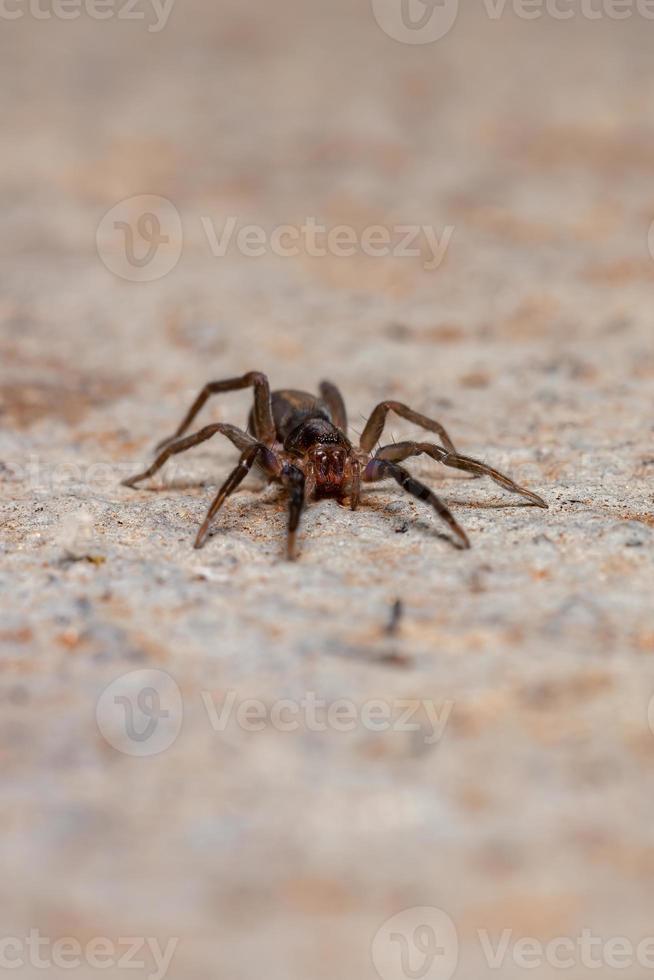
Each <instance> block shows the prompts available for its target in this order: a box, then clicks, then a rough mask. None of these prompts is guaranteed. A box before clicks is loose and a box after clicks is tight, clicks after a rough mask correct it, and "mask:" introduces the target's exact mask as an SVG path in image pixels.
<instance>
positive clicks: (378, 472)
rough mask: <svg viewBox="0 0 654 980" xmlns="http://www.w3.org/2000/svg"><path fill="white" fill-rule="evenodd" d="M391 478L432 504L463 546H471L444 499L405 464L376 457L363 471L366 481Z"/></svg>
mask: <svg viewBox="0 0 654 980" xmlns="http://www.w3.org/2000/svg"><path fill="white" fill-rule="evenodd" d="M389 478H392V479H393V480H395V481H396V482H397V483H399V485H400V486H401V487H402V489H403V490H406V492H407V493H410V494H411V496H413V497H417V498H418V500H423V501H424V502H425V503H427V504H430V506H431V507H433V508H434V510H435V511H436V513H437V514H438V516H439V517H440V518H441V519H442V520H444V521H445V523H446V524H449V526H450V527H451V529H452V530H453V531H454V533H455V534H456V536H457V537H458V538H459V541H460V543H461V547H463V548H469V547H470V542H469V540H468V536H467V534H466V533H465V531H464V530H463V528H462V527H461V526H460V525H459V523H458V522H457V521H456V519H455V518H454V516H453V515H452V514H451V513H450V511H449V510H448V509H447V507H446V506H445V504H444V503H443V501H442V500H439V498H438V497H437V496H436V494H435V493H433V492H432V491H431V490H430V489H429V487H426V486H425V484H424V483H421V482H420V481H419V480H416V479H414V477H412V476H411V474H410V473H409V472H408V470H405V469H404V467H403V466H398V465H397V463H394V462H392V461H391V460H387V459H378V458H375V459H371V460H370V462H369V463H368V464H367V466H366V468H365V470H364V472H363V479H364V481H365V482H366V483H377V482H378V481H379V480H387V479H389Z"/></svg>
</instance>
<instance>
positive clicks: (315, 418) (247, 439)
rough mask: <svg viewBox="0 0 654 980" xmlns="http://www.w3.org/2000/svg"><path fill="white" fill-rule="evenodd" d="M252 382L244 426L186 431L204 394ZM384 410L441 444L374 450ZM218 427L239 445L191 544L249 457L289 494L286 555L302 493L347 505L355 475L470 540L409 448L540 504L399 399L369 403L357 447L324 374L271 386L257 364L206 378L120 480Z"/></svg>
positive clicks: (355, 493) (354, 501) (353, 497)
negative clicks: (152, 450)
mask: <svg viewBox="0 0 654 980" xmlns="http://www.w3.org/2000/svg"><path fill="white" fill-rule="evenodd" d="M249 387H252V388H254V405H253V407H252V411H251V412H250V417H249V421H248V431H247V432H244V431H243V429H239V428H237V427H236V426H235V425H227V424H226V423H224V422H216V423H214V424H213V425H207V426H205V427H204V428H203V429H200V430H199V431H198V432H195V433H194V434H193V435H189V436H185V435H184V433H185V432H186V431H187V430H188V429H189V428H190V426H191V424H192V422H193V420H194V419H195V417H196V415H197V414H198V412H199V411H200V409H201V408H202V407H203V405H204V404H205V402H206V401H207V399H208V398H209V397H210V396H211V395H216V394H219V393H220V392H224V391H235V390H237V389H239V388H249ZM389 412H395V414H396V415H399V416H401V417H402V418H404V419H407V420H408V421H409V422H414V423H415V424H416V425H418V426H420V427H421V428H423V429H427V430H428V431H429V432H434V433H435V434H436V435H437V436H438V438H439V440H440V444H437V443H433V442H394V443H392V444H391V445H388V446H382V447H381V448H379V449H377V451H376V452H374V454H373V449H374V447H375V446H376V445H377V443H378V441H379V439H380V437H381V434H382V432H383V430H384V425H385V423H386V417H387V415H388V413H389ZM217 432H220V433H221V434H222V435H224V436H227V438H228V439H229V440H230V441H231V442H232V443H233V444H234V445H235V446H236V448H237V449H239V450H240V451H241V458H240V460H239V462H238V464H237V466H236V467H235V468H234V469H233V470H232V472H231V473H230V475H229V476H228V477H227V479H226V480H225V482H224V484H223V485H222V487H221V488H220V490H219V491H218V494H217V496H216V498H215V500H214V501H213V503H212V504H211V507H210V508H209V510H208V512H207V516H206V517H205V519H204V522H203V524H202V527H201V528H200V530H199V531H198V534H197V537H196V539H195V547H196V548H201V547H202V545H203V544H204V542H205V539H206V537H207V533H208V531H209V526H210V524H211V521H212V520H213V518H214V517H215V515H216V513H217V512H218V510H219V509H220V507H222V505H223V503H224V502H225V500H226V499H227V497H228V496H229V495H230V494H231V493H233V492H234V490H235V489H236V488H237V487H238V485H239V484H240V483H241V481H242V480H243V478H244V477H245V476H246V475H247V473H248V472H249V471H250V469H251V468H252V466H253V465H254V464H255V463H256V464H257V466H258V467H259V468H260V469H262V470H263V471H264V473H266V474H267V475H268V477H269V479H270V480H275V481H277V482H278V483H280V484H281V485H282V486H283V487H284V489H285V490H286V492H287V494H288V501H289V504H288V506H289V517H288V557H289V558H290V559H292V558H294V557H295V538H296V533H297V528H298V524H299V522H300V515H301V513H302V509H303V507H304V504H305V501H306V500H309V499H311V498H318V497H335V498H336V499H337V500H338V501H339V502H340V503H342V502H343V500H344V499H345V498H349V502H350V507H351V508H352V510H356V508H357V506H358V504H359V493H360V487H361V483H362V482H363V483H377V482H379V481H380V480H388V479H392V480H395V481H396V482H397V483H399V485H400V486H401V487H402V489H403V490H406V492H407V493H410V494H411V495H412V496H414V497H417V498H418V500H422V501H424V502H425V503H426V504H429V505H430V506H431V507H433V508H434V510H435V511H436V513H437V514H438V516H439V517H441V518H442V519H443V520H444V521H446V523H447V524H449V526H450V528H451V529H452V531H453V532H454V533H455V534H456V536H457V538H458V541H459V544H460V546H461V547H463V548H469V547H470V542H469V540H468V537H467V535H466V533H465V531H464V530H463V528H462V527H460V525H459V524H458V522H457V521H456V520H455V518H454V517H453V515H452V514H451V513H450V511H449V510H448V508H447V507H446V506H445V504H444V503H443V502H442V500H439V498H438V497H437V496H436V494H435V493H432V491H431V490H430V489H429V488H428V487H426V486H425V485H424V483H421V482H420V481H419V480H416V479H415V478H414V477H413V476H411V474H410V473H409V472H408V470H406V469H405V468H404V467H403V466H400V463H401V462H402V461H403V460H405V459H408V458H409V457H410V456H420V455H421V454H422V453H425V454H426V455H427V456H431V458H432V459H434V460H436V462H438V463H444V464H445V466H453V467H454V468H455V469H457V470H466V471H467V472H469V473H474V474H475V475H477V476H489V477H490V478H491V479H492V480H494V481H495V482H496V483H498V484H499V485H500V486H501V487H504V489H505V490H509V491H511V493H519V494H520V495H521V496H523V497H525V498H526V499H527V500H528V501H529V502H530V503H531V504H533V505H534V506H536V507H547V504H546V503H545V501H544V500H543V499H542V497H539V496H538V494H536V493H533V492H532V491H531V490H526V489H525V488H524V487H520V486H518V484H517V483H514V482H513V480H511V479H509V477H508V476H504V474H503V473H499V472H498V471H497V470H494V469H492V467H490V466H486V464H485V463H480V462H479V461H478V460H476V459H471V458H470V457H469V456H463V455H462V454H461V453H459V452H457V450H456V449H455V447H454V443H453V442H452V440H451V439H450V437H449V436H448V434H447V432H446V431H445V429H444V428H443V426H442V425H441V424H440V423H439V422H435V421H434V420H433V419H429V418H427V417H426V416H425V415H420V414H419V413H418V412H414V411H413V409H411V408H408V407H407V406H406V405H403V404H402V403H401V402H396V401H384V402H380V403H379V405H377V407H376V408H375V409H374V410H373V412H372V414H371V415H370V418H369V419H368V421H367V423H366V425H365V428H364V430H363V432H362V433H361V438H360V440H359V447H358V448H356V447H355V446H353V445H352V443H351V442H350V440H349V439H348V437H347V414H346V411H345V404H344V402H343V398H342V396H341V393H340V392H339V390H338V388H337V387H336V386H335V385H333V384H331V383H330V382H329V381H323V382H322V384H321V385H320V396H318V397H316V396H315V395H310V394H307V393H306V392H304V391H290V390H284V391H273V392H272V393H271V391H270V385H269V384H268V378H267V377H266V375H265V374H261V373H259V372H258V371H250V372H248V374H244V375H243V377H241V378H230V379H228V380H227V381H211V382H210V383H209V384H207V385H205V387H204V388H203V389H202V391H201V392H200V394H199V395H198V397H197V398H196V399H195V401H194V402H193V404H192V405H191V407H190V409H189V410H188V412H187V414H186V415H185V417H184V419H183V420H182V422H181V424H180V426H179V428H178V429H177V431H176V432H175V434H174V435H173V436H171V437H170V438H169V439H165V440H164V441H163V442H161V443H159V445H158V446H157V451H158V455H157V457H156V459H155V461H154V463H153V464H152V466H150V467H149V469H147V470H146V471H145V472H144V473H139V474H138V475H137V476H133V477H130V479H128V480H124V481H123V482H124V484H125V486H128V487H133V486H135V485H136V484H137V483H139V482H140V481H141V480H146V479H148V478H149V477H151V476H153V475H154V474H155V473H156V472H157V470H159V469H160V468H161V467H162V466H163V464H164V463H165V462H166V460H167V459H169V458H170V457H171V456H173V455H175V454H176V453H183V452H184V451H185V450H187V449H190V448H191V447H192V446H197V445H198V444H199V443H201V442H204V441H205V440H206V439H210V438H211V437H212V436H214V435H215V434H216V433H217Z"/></svg>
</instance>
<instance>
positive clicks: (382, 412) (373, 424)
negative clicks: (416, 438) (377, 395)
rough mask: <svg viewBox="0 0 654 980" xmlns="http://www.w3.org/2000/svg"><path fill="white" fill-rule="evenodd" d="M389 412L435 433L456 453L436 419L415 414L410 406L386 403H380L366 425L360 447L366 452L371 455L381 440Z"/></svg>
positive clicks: (391, 402)
mask: <svg viewBox="0 0 654 980" xmlns="http://www.w3.org/2000/svg"><path fill="white" fill-rule="evenodd" d="M389 412H395V414H396V415H399V416H400V417H401V418H403V419H407V420H408V421H409V422H415V424H416V425H419V426H420V427H421V428H423V429H427V430H428V431H429V432H435V433H436V434H437V435H438V436H440V439H441V442H442V443H443V445H444V446H445V448H446V449H448V450H449V451H450V452H456V450H455V448H454V443H453V442H452V440H451V439H450V437H449V436H448V434H447V432H446V431H445V429H444V428H443V426H442V425H441V424H440V422H436V421H434V419H430V418H427V416H426V415H420V413H419V412H414V411H413V409H412V408H409V407H408V405H403V404H402V402H393V401H385V402H380V403H379V405H377V406H376V407H375V408H374V409H373V411H372V414H371V416H370V418H369V419H368V421H367V423H366V427H365V429H364V430H363V432H362V433H361V439H360V440H359V445H360V447H361V449H363V450H364V452H367V453H370V452H372V450H373V447H374V446H376V445H377V442H378V441H379V439H380V438H381V434H382V432H383V431H384V426H385V424H386V416H387V415H388V413H389Z"/></svg>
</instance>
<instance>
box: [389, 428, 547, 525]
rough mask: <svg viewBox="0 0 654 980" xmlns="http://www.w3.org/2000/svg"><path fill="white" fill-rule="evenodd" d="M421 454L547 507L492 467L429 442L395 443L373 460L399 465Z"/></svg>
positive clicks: (537, 505)
mask: <svg viewBox="0 0 654 980" xmlns="http://www.w3.org/2000/svg"><path fill="white" fill-rule="evenodd" d="M423 453H424V454H425V455H426V456H431V458H432V459H435V460H436V462H437V463H443V465H444V466H451V467H452V468H453V469H456V470H465V472H466V473H474V475H475V476H489V477H490V478H491V480H494V482H495V483H497V484H498V486H500V487H503V489H504V490H508V491H509V492H510V493H518V494H520V496H521V497H524V498H525V499H526V500H528V501H529V503H530V504H532V505H533V506H534V507H544V508H545V509H547V507H548V504H547V503H546V502H545V501H544V500H543V498H542V497H540V496H539V495H538V494H537V493H534V492H533V490H527V489H526V487H521V486H520V485H519V484H518V483H516V482H515V481H514V480H512V479H511V478H510V477H508V476H506V475H505V474H504V473H500V471H499V470H495V469H493V467H492V466H487V465H486V463H480V462H479V460H477V459H472V458H471V457H470V456H463V455H462V454H461V453H457V452H448V451H447V450H446V449H443V447H442V446H436V445H434V443H431V442H395V443H392V444H391V445H389V446H383V447H382V448H381V449H379V450H378V451H377V453H376V455H375V459H385V460H389V461H390V462H395V463H401V462H402V461H403V460H405V459H409V457H410V456H421V455H422V454H423Z"/></svg>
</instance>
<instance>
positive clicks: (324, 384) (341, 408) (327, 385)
mask: <svg viewBox="0 0 654 980" xmlns="http://www.w3.org/2000/svg"><path fill="white" fill-rule="evenodd" d="M320 396H321V398H322V400H323V401H324V402H325V404H326V405H327V408H328V409H329V411H330V413H331V417H332V421H333V423H334V425H337V426H338V428H339V429H340V430H341V432H343V433H344V434H345V435H347V411H346V408H345V402H344V400H343V396H342V395H341V393H340V391H339V390H338V388H337V387H336V385H335V384H332V382H331V381H321V382H320Z"/></svg>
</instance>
